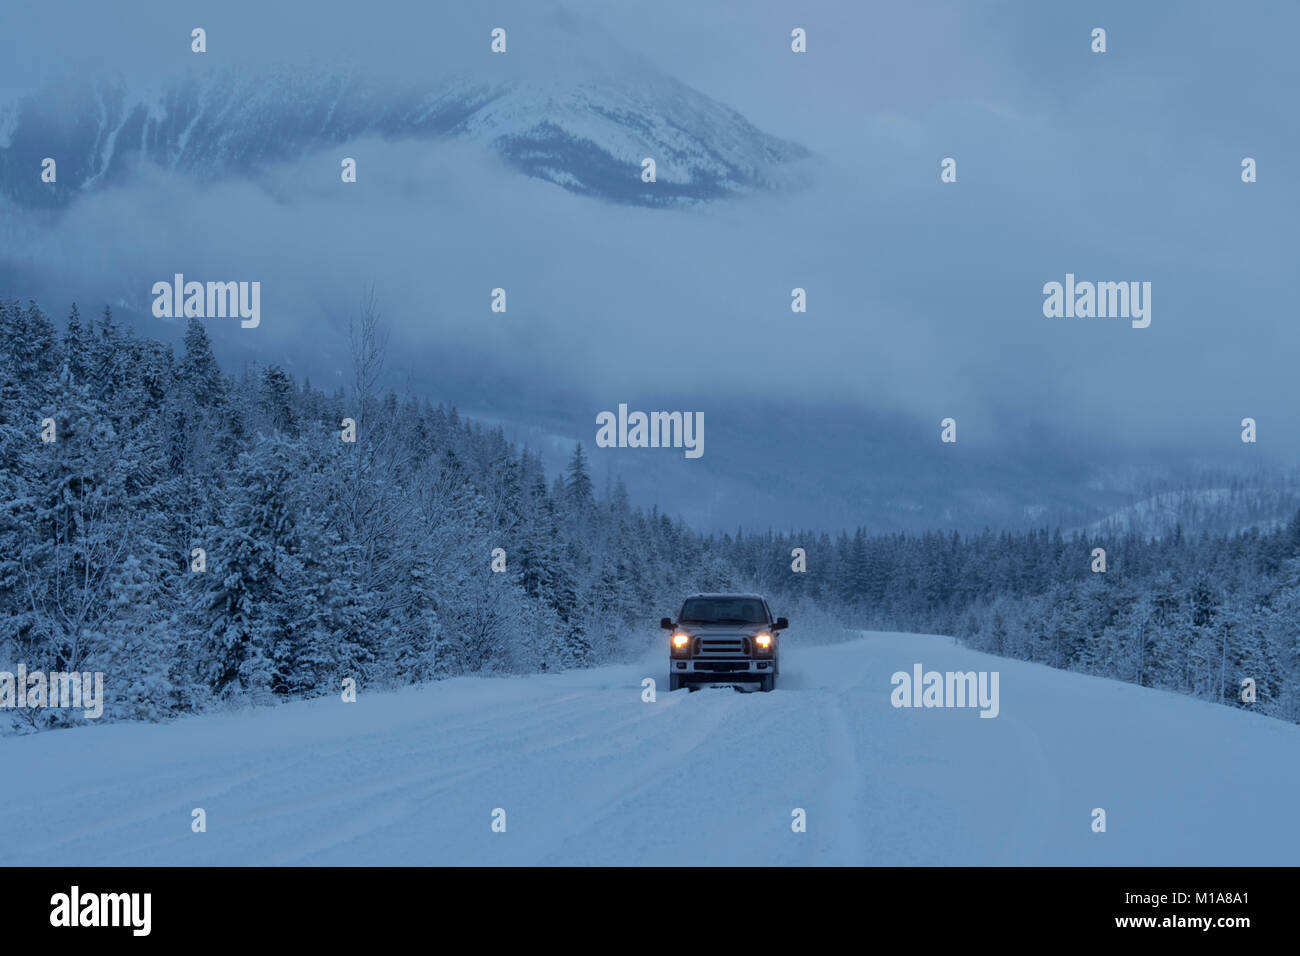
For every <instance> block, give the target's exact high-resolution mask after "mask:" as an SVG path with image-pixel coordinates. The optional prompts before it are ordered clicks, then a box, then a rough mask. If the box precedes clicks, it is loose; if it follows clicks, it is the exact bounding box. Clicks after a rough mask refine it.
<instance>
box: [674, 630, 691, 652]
mask: <svg viewBox="0 0 1300 956" xmlns="http://www.w3.org/2000/svg"><path fill="white" fill-rule="evenodd" d="M690 653H691V636H690V635H689V634H674V635H673V647H672V656H673V657H686V656H688V655H689V654H690Z"/></svg>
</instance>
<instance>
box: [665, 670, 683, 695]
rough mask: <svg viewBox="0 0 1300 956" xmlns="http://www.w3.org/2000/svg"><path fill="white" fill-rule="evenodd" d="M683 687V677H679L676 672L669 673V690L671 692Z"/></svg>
mask: <svg viewBox="0 0 1300 956" xmlns="http://www.w3.org/2000/svg"><path fill="white" fill-rule="evenodd" d="M681 689H682V679H681V678H680V677H678V676H677V675H676V674H669V675H668V690H669V691H670V692H671V691H674V690H681Z"/></svg>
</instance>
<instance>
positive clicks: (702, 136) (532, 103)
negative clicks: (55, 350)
mask: <svg viewBox="0 0 1300 956" xmlns="http://www.w3.org/2000/svg"><path fill="white" fill-rule="evenodd" d="M51 102H53V103H57V104H59V109H58V112H57V118H55V114H52V113H51V111H50V109H49V104H50V103H51ZM436 136H451V137H463V138H466V139H471V140H475V141H479V142H482V143H484V144H486V145H487V146H488V147H489V148H491V149H493V150H494V151H495V152H496V153H497V154H499V155H500V156H501V157H502V158H504V159H505V160H506V161H507V162H508V163H510V164H511V165H513V166H515V167H516V168H518V169H519V170H520V171H521V172H524V173H526V174H528V175H531V176H536V177H538V178H541V179H546V180H549V181H551V182H554V183H556V184H558V185H560V186H563V187H564V188H566V189H569V190H572V191H574V192H578V193H583V194H588V195H594V196H599V197H602V198H605V199H610V200H614V201H617V202H628V203H636V204H641V205H656V206H657V205H665V204H674V203H681V202H693V201H699V200H707V199H716V198H720V197H723V196H728V195H734V194H738V193H744V192H749V191H753V190H756V189H766V188H772V187H775V186H778V185H781V184H782V183H784V182H787V181H788V180H789V173H788V172H787V170H786V169H785V167H786V166H787V165H788V164H789V163H791V162H793V161H795V160H797V159H800V158H802V157H804V156H805V155H806V151H805V150H804V149H802V148H801V147H799V146H797V145H795V144H793V143H789V142H786V141H783V140H780V139H777V138H775V137H772V136H768V135H766V134H765V133H763V132H761V131H760V130H758V129H756V128H754V126H752V125H751V124H750V123H749V122H748V121H747V120H746V119H745V118H744V117H743V116H741V115H740V114H739V113H737V112H736V111H734V110H731V109H729V108H727V107H725V106H723V105H721V104H719V103H717V102H715V101H713V100H711V99H710V98H709V97H707V96H704V95H703V94H701V93H699V92H697V91H695V90H693V89H691V88H690V87H687V86H685V85H684V84H682V83H680V82H678V81H677V80H675V79H673V78H672V77H671V76H669V75H667V74H665V73H663V72H661V71H659V70H657V69H655V68H653V67H651V66H649V65H647V64H639V65H637V64H629V65H628V66H627V68H625V69H623V70H621V71H620V72H618V73H613V72H610V71H609V70H606V69H592V70H589V71H586V72H584V71H581V70H576V71H569V72H566V73H565V74H564V75H562V76H549V75H548V76H541V77H526V78H523V77H520V76H517V75H503V76H500V77H485V76H480V77H472V76H462V75H446V76H442V77H430V78H428V79H426V80H425V81H423V82H422V83H418V84H412V83H409V82H408V83H406V85H401V86H399V85H394V84H393V83H392V82H389V83H387V84H385V83H379V82H376V81H374V80H372V79H371V78H370V77H368V76H367V75H366V74H365V73H363V72H359V71H330V72H319V71H318V72H312V71H308V70H292V69H288V68H281V69H277V70H274V71H271V72H262V73H257V74H237V73H230V74H229V75H225V74H213V75H210V76H208V77H204V78H201V79H197V78H194V77H189V78H175V79H172V80H169V81H166V82H159V83H156V84H151V85H150V86H149V87H147V88H138V89H137V88H135V87H131V86H128V85H127V84H126V83H125V82H123V81H121V80H114V81H110V80H104V79H99V78H94V79H87V80H77V81H75V82H73V81H69V82H67V83H66V84H64V85H62V86H61V87H59V88H57V89H50V90H42V91H39V92H38V93H35V94H34V95H31V96H28V97H27V98H24V99H16V100H11V101H7V102H4V103H0V182H3V183H5V184H6V185H5V186H3V187H2V188H0V195H4V196H7V197H8V198H10V199H12V200H14V201H15V202H17V203H19V204H20V205H32V206H47V205H60V204H63V203H66V202H68V201H70V200H71V199H72V198H73V197H75V196H76V195H77V194H78V193H79V192H82V191H84V190H87V189H92V188H95V187H97V186H99V185H103V184H105V183H109V182H112V181H113V180H114V179H115V178H116V177H118V176H120V175H121V174H123V173H124V172H125V171H126V170H127V169H128V168H129V166H130V163H132V162H133V161H136V160H139V159H143V160H145V161H147V162H150V163H153V164H155V165H157V166H160V167H164V168H167V169H173V170H178V171H180V172H183V173H186V174H190V175H193V176H196V177H199V178H201V179H210V178H212V177H215V176H220V175H240V174H247V173H250V172H254V171H256V170H257V169H259V168H261V167H264V166H265V165H266V164H267V163H271V162H276V161H284V160H292V159H296V158H298V157H300V156H302V155H304V154H306V153H308V152H311V151H313V150H318V149H324V148H328V147H333V146H338V145H341V144H344V143H347V142H349V141H351V140H354V139H357V138H359V137H377V138H382V139H390V140H396V139H408V138H417V139H418V138H430V137H436ZM51 155H53V156H57V157H58V161H59V166H58V171H59V175H58V181H57V182H56V183H43V182H41V181H40V179H39V177H38V176H36V175H34V174H33V175H27V173H28V172H29V171H30V170H31V169H39V167H40V162H41V158H42V157H44V156H51ZM645 157H652V158H654V159H655V162H656V164H657V170H656V173H657V181H656V182H655V184H654V186H653V187H651V186H647V185H646V184H644V183H642V181H641V161H642V159H643V158H645Z"/></svg>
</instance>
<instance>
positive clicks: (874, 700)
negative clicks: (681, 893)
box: [0, 622, 1300, 866]
mask: <svg viewBox="0 0 1300 956" xmlns="http://www.w3.org/2000/svg"><path fill="white" fill-rule="evenodd" d="M796 625H797V622H796ZM790 633H791V638H792V643H791V645H790V647H789V648H788V649H787V651H786V652H785V657H786V663H785V664H784V665H783V668H782V670H783V674H782V680H783V684H782V686H780V687H778V688H777V689H776V691H774V692H773V693H770V694H742V693H736V692H734V691H732V690H730V689H726V688H716V689H705V690H701V691H698V692H695V693H691V692H688V691H684V690H683V691H678V692H676V693H671V694H670V693H666V692H665V691H664V689H663V676H664V675H663V664H664V660H663V655H662V653H656V654H652V655H649V656H647V657H646V659H645V661H643V662H642V663H639V664H629V665H621V666H615V667H602V668H595V669H590V670H579V671H572V672H569V673H564V674H555V675H539V676H533V677H526V678H508V679H499V678H498V679H490V678H479V677H465V678H457V679H453V680H447V681H440V682H437V683H435V684H430V685H425V686H420V687H412V688H408V689H405V690H402V691H399V692H395V693H369V692H367V691H366V689H365V688H364V687H363V688H362V689H361V691H360V694H359V696H358V699H357V701H356V703H352V704H345V703H342V702H341V701H340V699H339V697H338V696H337V695H335V696H331V697H327V698H322V699H318V700H313V701H298V702H295V703H291V704H287V705H285V706H282V707H275V708H258V709H254V710H247V711H244V712H241V713H238V714H228V715H212V716H205V717H198V718H188V719H183V720H178V721H175V722H172V723H168V724H165V725H161V726H160V725H142V724H117V725H113V726H106V727H85V728H78V729H72V730H67V731H61V732H59V733H53V734H42V735H39V736H31V737H25V738H18V739H12V740H8V741H6V742H5V744H4V746H5V749H6V754H7V757H8V759H9V760H10V761H11V762H13V763H14V765H15V766H21V767H23V768H24V769H25V771H26V772H27V773H28V774H29V775H30V776H31V778H32V779H34V780H39V781H41V786H40V787H18V788H14V789H13V791H12V793H10V794H9V795H8V796H7V798H6V799H5V800H4V801H0V831H3V832H9V833H17V832H22V831H23V830H24V829H28V830H30V829H33V828H34V829H36V830H38V831H39V832H41V833H42V834H45V835H46V836H45V837H44V838H43V839H42V840H40V841H37V842H33V841H24V840H6V841H3V842H0V864H3V865H5V866H32V865H41V866H51V865H56V866H57V865H79V866H86V865H91V866H98V865H130V866H140V865H224V864H238V865H262V864H270V865H275V864H288V865H316V864H338V865H374V864H383V865H391V864H408V865H430V864H433V865H448V864H451V865H457V864H459V865H483V864H505V865H520V864H561V865H566V864H579V865H582V864H603V865H609V864H614V865H631V864H648V865H683V864H685V865H695V864H704V865H711V864H713V865H716V864H722V865H753V864H758V865H767V864H790V865H808V864H814V865H844V864H850V865H852V864H869V865H876V864H881V865H917V864H920V865H986V866H987V865H1071V864H1076V865H1077V864H1081V865H1099V866H1116V865H1123V866H1133V865H1227V864H1237V865H1239V864H1241V863H1243V862H1249V863H1251V864H1255V865H1260V864H1273V865H1286V864H1290V863H1294V861H1295V860H1296V859H1297V855H1298V854H1300V830H1298V829H1297V828H1296V827H1295V826H1293V825H1292V824H1291V820H1292V818H1293V816H1294V807H1293V803H1294V793H1295V787H1296V783H1297V774H1298V771H1297V768H1300V727H1295V726H1291V725H1288V724H1284V723H1282V722H1280V721H1274V720H1269V719H1268V718H1265V717H1261V716H1258V715H1256V714H1249V713H1242V712H1240V711H1236V710H1231V709H1228V708H1224V707H1217V706H1214V705H1212V704H1208V703H1204V702H1201V701H1195V700H1190V699H1188V698H1185V697H1179V696H1176V695H1174V694H1169V693H1165V692H1162V691H1156V690H1151V689H1148V688H1140V687H1134V686H1131V685H1128V684H1121V683H1118V682H1113V681H1107V680H1101V679H1098V678H1093V677H1083V676H1080V675H1077V674H1068V673H1063V672H1060V671H1055V670H1051V669H1049V668H1046V667H1041V666H1038V665H1033V664H1026V663H1023V662H1018V661H1011V660H1006V659H1003V658H997V657H991V656H988V655H985V654H980V653H976V652H974V651H972V650H969V649H967V648H965V647H962V646H960V645H958V644H955V643H953V642H952V640H951V639H950V638H944V637H933V636H925V635H918V634H883V633H877V634H869V635H867V636H866V637H865V638H864V639H862V640H857V641H853V642H850V643H845V644H839V645H832V646H824V647H799V646H798V645H796V644H794V643H793V639H794V638H795V637H796V635H797V632H796V631H793V630H792V631H791V632H790ZM917 662H920V663H921V664H923V665H924V667H925V668H926V669H932V670H935V671H939V672H941V673H942V672H946V671H949V670H954V671H971V670H974V671H997V672H999V675H1000V680H999V688H1000V690H999V693H998V697H999V704H1000V708H999V713H998V716H997V717H996V718H995V719H981V717H980V715H979V713H978V712H977V711H976V710H975V709H972V708H921V709H916V708H895V707H894V706H892V705H891V675H892V674H894V673H895V672H898V671H903V672H910V671H911V670H912V669H913V666H914V664H915V663H917ZM645 677H654V678H657V679H658V681H659V688H658V694H657V699H656V701H655V702H653V703H648V702H643V701H642V699H641V693H642V688H641V681H642V679H643V678H645ZM1261 767H1264V768H1269V770H1268V773H1269V775H1270V785H1269V786H1243V785H1242V783H1241V781H1242V780H1243V779H1246V780H1248V779H1251V775H1252V774H1254V773H1257V771H1258V768H1261ZM88 793H90V794H93V795H94V799H90V800H88V799H86V795H87V794H88ZM196 807H201V808H203V810H204V811H205V812H206V821H207V832H205V833H193V832H191V829H190V824H191V813H192V811H193V809H194V808H196ZM496 808H500V809H501V810H503V811H504V812H505V823H506V829H505V832H503V833H502V832H493V830H492V828H491V824H492V820H493V813H494V812H495V810H496ZM795 808H801V809H803V810H804V811H805V812H806V820H807V830H806V832H803V833H799V832H795V831H794V829H793V828H792V826H791V821H792V813H793V811H794V810H795ZM1096 808H1101V809H1103V810H1105V811H1106V815H1107V827H1106V831H1105V832H1094V830H1093V827H1092V824H1093V820H1094V810H1095V809H1096ZM1189 834H1194V835H1195V839H1189V837H1188V835H1189Z"/></svg>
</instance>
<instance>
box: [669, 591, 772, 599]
mask: <svg viewBox="0 0 1300 956" xmlns="http://www.w3.org/2000/svg"><path fill="white" fill-rule="evenodd" d="M686 596H687V597H688V598H753V599H755V600H758V601H762V600H764V598H763V595H761V594H741V593H739V592H730V591H728V592H722V591H710V592H704V591H701V592H699V593H697V594H688V595H686Z"/></svg>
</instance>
